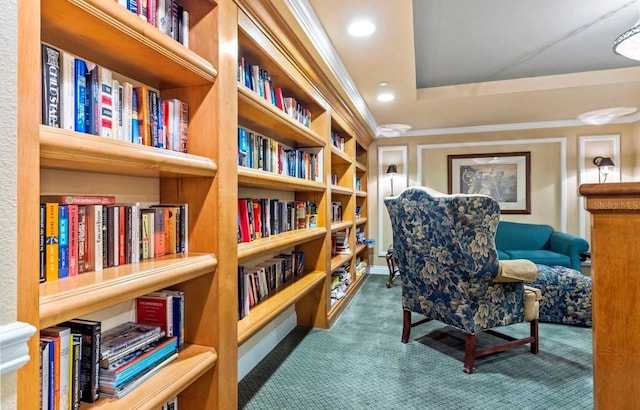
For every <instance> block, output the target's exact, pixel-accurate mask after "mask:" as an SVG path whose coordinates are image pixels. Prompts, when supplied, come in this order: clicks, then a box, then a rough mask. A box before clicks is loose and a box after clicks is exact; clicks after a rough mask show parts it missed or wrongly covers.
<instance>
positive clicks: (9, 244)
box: [0, 1, 38, 409]
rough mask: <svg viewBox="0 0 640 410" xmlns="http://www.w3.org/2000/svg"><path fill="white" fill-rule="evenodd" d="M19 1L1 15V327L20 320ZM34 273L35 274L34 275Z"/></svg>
mask: <svg viewBox="0 0 640 410" xmlns="http://www.w3.org/2000/svg"><path fill="white" fill-rule="evenodd" d="M17 12H18V5H17V1H9V2H3V8H2V13H1V14H0V27H2V31H0V44H2V47H0V73H2V75H0V101H2V103H3V107H4V109H3V110H0V163H1V164H2V178H0V192H2V207H1V208H0V283H2V286H1V287H0V312H2V313H0V325H5V324H8V323H13V322H15V320H16V318H17V296H16V293H17V285H16V283H17V267H16V257H17V254H16V240H17V238H16V220H17V212H16V203H17V190H16V183H17V179H16V178H17V177H16V172H17V165H16V161H17V144H16V141H17V139H18V126H17V115H16V111H15V107H16V104H17V85H16V84H17V78H18V75H17V72H18V70H17V55H18V54H17V33H18V27H17ZM34 110H35V112H36V113H37V112H38V111H37V108H34ZM32 273H33V272H32ZM0 389H1V390H0V392H1V394H0V397H1V401H0V408H2V409H13V408H16V374H15V373H11V374H7V375H4V376H2V380H1V385H0Z"/></svg>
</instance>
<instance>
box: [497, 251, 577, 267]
mask: <svg viewBox="0 0 640 410" xmlns="http://www.w3.org/2000/svg"><path fill="white" fill-rule="evenodd" d="M502 252H503V253H505V254H506V255H507V256H508V259H529V260H530V261H531V262H533V263H541V264H543V265H560V266H568V267H571V259H570V258H569V256H568V255H563V254H560V253H556V252H552V251H545V250H503V251H502Z"/></svg>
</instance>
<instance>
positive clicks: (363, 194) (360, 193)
mask: <svg viewBox="0 0 640 410" xmlns="http://www.w3.org/2000/svg"><path fill="white" fill-rule="evenodd" d="M367 195H368V194H367V192H366V191H356V196H357V197H358V198H366V197H367Z"/></svg>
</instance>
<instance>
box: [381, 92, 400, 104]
mask: <svg viewBox="0 0 640 410" xmlns="http://www.w3.org/2000/svg"><path fill="white" fill-rule="evenodd" d="M377 98H378V101H380V102H389V101H393V100H394V98H396V97H395V96H394V95H393V94H391V93H380V94H378V97H377Z"/></svg>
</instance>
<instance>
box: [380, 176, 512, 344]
mask: <svg viewBox="0 0 640 410" xmlns="http://www.w3.org/2000/svg"><path fill="white" fill-rule="evenodd" d="M384 202H385V205H386V207H387V210H388V211H389V216H390V217H391V226H392V231H393V252H394V256H395V257H396V260H397V263H398V267H399V271H400V278H401V280H402V307H403V309H404V310H408V311H411V312H416V313H420V314H423V315H425V316H426V317H427V318H429V319H435V320H438V321H440V322H443V323H446V324H448V325H451V326H454V327H457V328H459V329H461V330H462V331H464V332H465V333H467V334H477V333H479V332H481V331H483V330H485V329H491V328H494V327H497V326H503V325H509V324H512V323H519V322H522V321H523V320H524V284H523V283H521V282H500V283H498V282H493V278H494V277H495V276H496V275H497V273H498V255H497V252H496V247H495V233H496V228H497V226H498V221H499V218H500V208H499V206H498V203H497V202H496V201H495V200H494V199H493V198H491V197H488V196H484V195H443V194H440V193H437V192H435V191H432V190H430V189H428V188H423V187H413V188H408V189H406V190H405V191H404V192H402V193H401V194H400V195H399V196H397V197H389V198H386V199H385V200H384Z"/></svg>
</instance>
